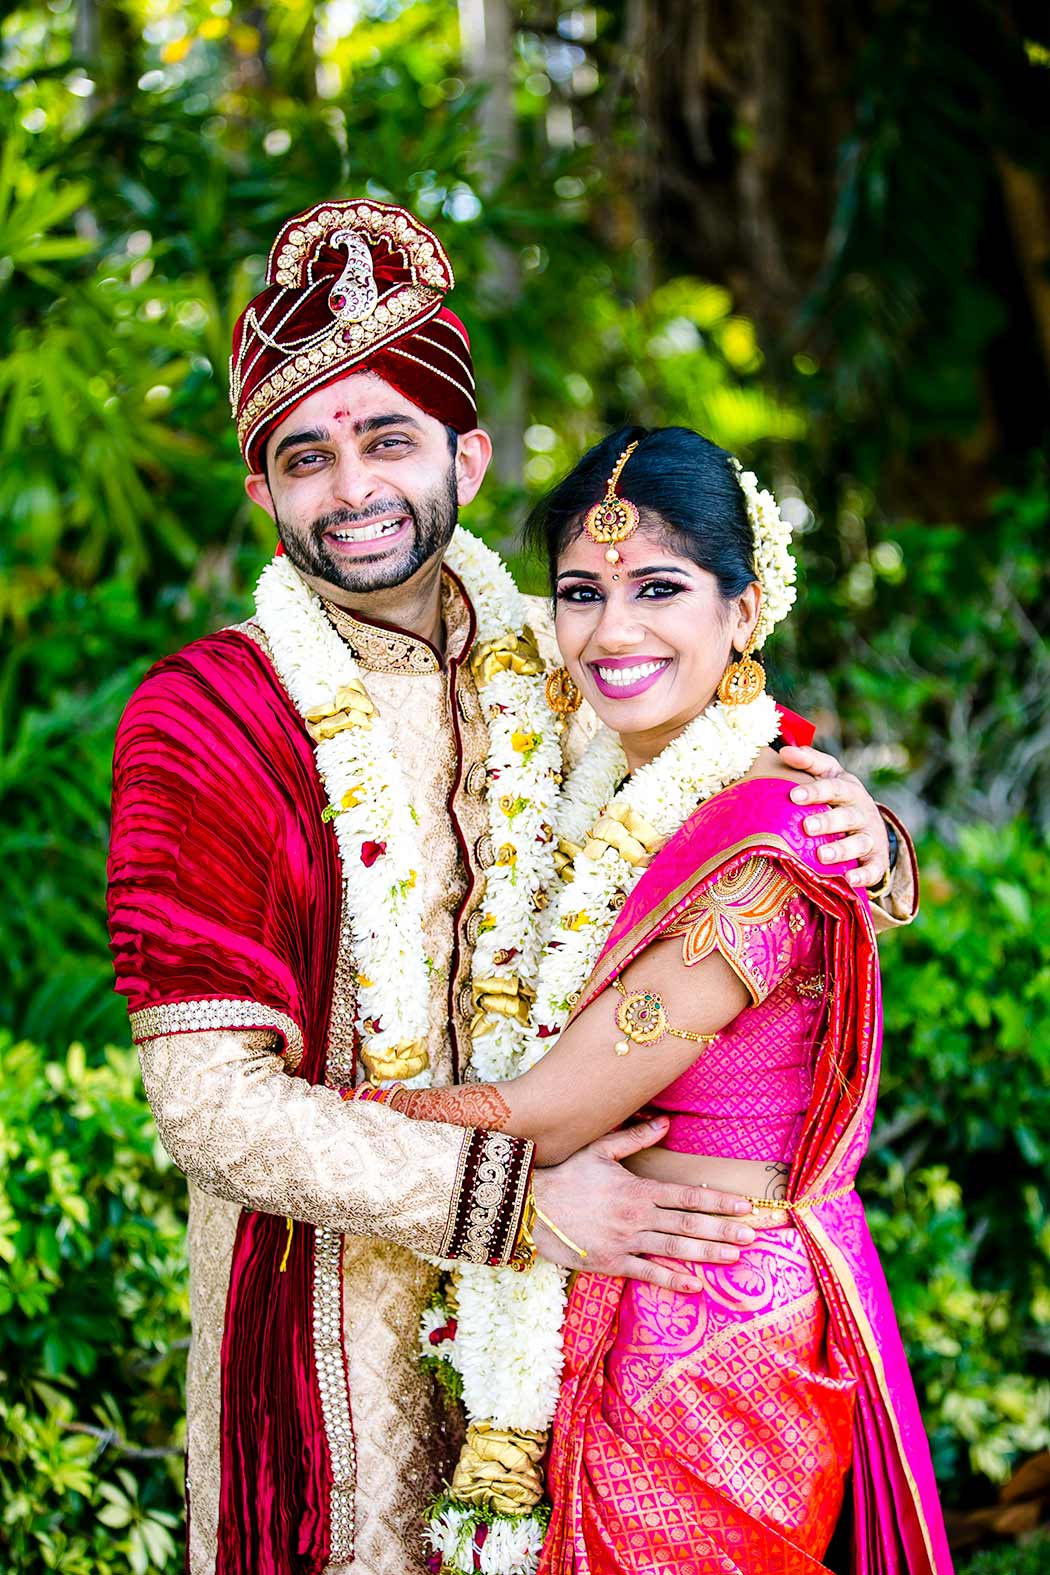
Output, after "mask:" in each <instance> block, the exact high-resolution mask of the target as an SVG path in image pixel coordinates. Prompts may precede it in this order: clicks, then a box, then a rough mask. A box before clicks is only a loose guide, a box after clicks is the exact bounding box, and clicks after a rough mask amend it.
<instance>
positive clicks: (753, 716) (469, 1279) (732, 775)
mask: <svg viewBox="0 0 1050 1575" xmlns="http://www.w3.org/2000/svg"><path fill="white" fill-rule="evenodd" d="M779 727H780V723H779V717H778V714H777V709H776V706H775V704H774V703H773V700H772V699H771V698H770V697H769V696H768V695H765V694H763V695H760V696H759V697H758V699H757V700H754V701H752V703H751V704H750V705H737V706H727V705H723V704H722V703H721V702H720V701H716V702H714V703H713V704H712V705H710V706H709V707H708V708H707V710H706V711H705V712H703V714H702V715H701V716H698V717H696V718H695V719H694V721H692V722H691V723H690V724H689V726H688V727H687V728H685V729H684V731H683V732H682V733H681V734H680V735H679V737H678V738H676V739H675V740H674V741H673V742H672V743H671V744H669V745H668V746H667V748H666V749H664V750H663V751H662V752H661V753H660V754H659V755H658V756H657V758H656V759H655V760H653V761H652V762H651V763H650V764H649V765H646V766H643V767H641V768H640V770H638V771H636V772H635V773H634V775H633V776H632V777H631V778H630V779H629V780H628V781H627V782H626V783H625V784H624V785H623V787H621V788H620V790H619V791H618V792H617V791H616V785H617V783H618V782H619V781H620V780H621V778H622V777H623V776H624V774H625V772H626V769H627V761H626V758H625V756H624V753H623V750H622V748H621V747H620V743H619V740H618V738H617V737H616V735H615V734H614V733H611V732H609V731H608V730H607V729H603V730H601V731H600V732H599V733H598V734H597V735H596V736H595V738H594V739H592V741H591V743H590V745H589V747H588V749H587V751H586V752H585V754H584V756H583V759H582V760H581V761H580V764H579V765H578V766H577V768H576V770H575V771H574V772H573V773H572V776H571V777H570V779H569V782H568V783H567V784H566V789H565V796H564V799H563V801H562V806H561V808H560V810H559V814H558V830H559V833H560V834H561V835H562V836H563V837H565V838H567V839H568V840H570V841H573V842H577V843H579V844H583V842H584V840H585V838H586V834H587V832H588V830H589V829H590V828H591V827H592V826H593V825H594V822H595V820H596V819H597V817H598V815H599V813H600V812H601V811H602V809H603V808H604V807H605V806H607V805H608V807H609V809H610V810H616V811H619V810H621V809H632V810H634V811H635V813H636V814H637V815H640V816H641V817H642V818H643V819H644V820H646V821H648V823H649V824H650V826H652V828H653V830H654V831H655V832H656V833H657V834H658V836H659V837H660V838H661V839H662V840H666V839H667V838H668V837H671V836H673V835H674V833H675V832H676V831H677V830H678V829H679V828H680V827H681V826H682V825H683V824H684V823H685V821H686V820H687V819H688V818H689V816H690V815H691V814H692V812H693V810H694V809H695V808H696V807H697V805H698V804H699V803H702V802H703V801H704V800H705V799H708V798H710V797H711V796H712V795H713V794H715V793H717V792H720V791H721V789H722V788H725V787H728V786H729V784H730V783H732V782H735V781H737V780H739V778H740V777H742V776H744V775H745V773H746V772H747V771H748V770H750V768H751V766H752V765H753V764H754V762H755V759H756V758H757V756H758V753H759V750H760V749H761V748H762V747H763V746H764V745H766V744H770V743H772V741H773V740H774V738H776V736H777V733H778V732H779ZM642 873H643V866H641V865H632V864H629V863H628V862H627V860H626V859H625V858H624V857H623V856H622V855H621V854H620V853H619V852H617V850H616V849H615V848H612V847H609V846H606V847H605V849H604V851H603V852H602V854H601V856H600V857H599V858H591V857H589V856H588V854H586V853H584V852H582V851H581V852H580V853H579V854H577V856H576V858H575V860H574V861H573V878H572V880H571V881H569V882H567V883H566V884H565V885H564V886H563V887H562V889H561V891H560V892H559V893H558V895H557V898H556V900H555V902H554V903H553V904H552V905H551V909H550V913H549V924H548V925H547V927H546V944H545V947H544V950H543V954H542V956H541V959H540V964H539V973H538V977H537V984H536V1003H535V1008H534V1011H533V1017H532V1037H531V1041H530V1042H529V1043H528V1044H527V1045H526V1046H525V1049H524V1051H523V1053H522V1055H521V1057H520V1060H519V1063H518V1068H517V1070H518V1073H520V1072H523V1071H526V1070H527V1069H528V1068H529V1067H530V1066H533V1065H535V1063H536V1062H537V1061H539V1060H540V1059H541V1058H542V1057H543V1056H544V1055H546V1054H547V1053H548V1051H549V1050H550V1049H551V1048H552V1047H553V1046H554V1044H555V1043H556V1042H557V1039H558V1036H559V1034H560V1033H561V1030H562V1029H563V1028H564V1026H565V1022H566V1019H567V1018H568V1016H569V1014H570V1012H571V1011H572V1008H573V1006H574V1005H575V1003H576V1001H577V1000H578V999H579V992H580V991H581V990H582V989H583V987H584V985H585V984H586V982H587V979H588V978H589V977H590V974H591V971H592V969H593V967H594V964H595V962H596V961H597V959H598V956H599V954H600V953H601V950H602V948H603V947H604V945H605V942H606V940H607V939H608V936H609V932H610V930H611V929H612V926H613V924H614V922H615V918H616V914H617V912H618V911H619V909H620V908H621V907H622V906H623V901H624V900H626V898H627V897H628V896H629V895H630V893H631V891H632V890H633V889H634V887H635V885H636V884H637V882H638V881H639V880H640V878H641V876H642ZM449 1267H452V1268H454V1269H455V1272H456V1279H457V1287H458V1288H457V1301H458V1315H457V1331H456V1337H455V1340H454V1341H452V1342H448V1341H445V1342H442V1345H443V1350H442V1355H443V1356H445V1358H446V1359H447V1360H448V1361H450V1362H451V1364H452V1366H454V1367H455V1369H456V1371H457V1372H458V1373H459V1374H460V1376H461V1378H462V1382H463V1400H464V1404H465V1406H466V1410H467V1415H468V1418H469V1419H470V1420H471V1421H477V1420H487V1421H489V1422H492V1423H495V1424H496V1425H497V1426H501V1427H508V1428H513V1429H516V1430H519V1431H521V1430H536V1431H548V1430H549V1428H550V1425H551V1422H552V1420H553V1417H554V1409H555V1406H556V1404H557V1400H558V1391H559V1387H560V1380H561V1366H562V1324H563V1322H564V1319H565V1301H566V1298H565V1283H566V1278H567V1276H566V1273H565V1271H564V1270H560V1269H558V1268H556V1267H555V1266H554V1265H553V1264H550V1263H546V1262H544V1261H543V1260H540V1261H537V1262H536V1263H535V1264H534V1266H533V1268H532V1270H531V1271H530V1273H528V1274H526V1275H521V1274H516V1273H515V1272H514V1271H513V1270H512V1269H498V1270H492V1269H485V1268H478V1267H475V1266H473V1265H465V1264H458V1265H449ZM432 1327H434V1325H433V1323H432V1322H431V1323H429V1324H428V1323H426V1322H425V1323H424V1328H425V1329H426V1331H427V1333H429V1330H430V1328H432ZM428 1354H433V1348H432V1347H431V1348H430V1351H428ZM482 1525H484V1527H485V1533H484V1541H483V1542H482V1543H481V1545H480V1547H479V1543H478V1538H479V1537H480V1536H481V1535H482V1532H481V1527H482ZM545 1526H546V1511H545V1508H544V1507H542V1506H541V1507H540V1508H538V1509H536V1510H534V1511H532V1513H531V1514H529V1515H525V1516H510V1517H507V1516H499V1515H493V1514H491V1513H487V1514H485V1515H484V1516H481V1515H480V1514H479V1512H478V1511H477V1510H476V1509H474V1508H472V1507H470V1506H467V1505H464V1504H460V1503H458V1502H457V1501H456V1500H454V1499H452V1498H450V1497H447V1496H446V1497H445V1498H444V1499H442V1500H439V1501H438V1503H437V1504H436V1505H435V1506H434V1509H433V1512H432V1514H431V1516H430V1519H429V1522H428V1530H427V1536H428V1539H429V1544H430V1546H431V1548H432V1549H435V1550H437V1551H440V1552H441V1554H442V1559H443V1565H442V1567H443V1569H445V1570H448V1571H454V1572H458V1575H470V1572H471V1571H473V1570H475V1569H477V1568H479V1567H480V1568H483V1569H489V1570H491V1571H493V1572H494V1575H535V1571H536V1569H537V1566H538V1560H539V1552H540V1549H541V1547H542V1544H543V1531H544V1529H545ZM497 1527H502V1528H504V1532H505V1535H504V1534H503V1533H501V1536H500V1540H499V1541H498V1542H496V1543H493V1541H492V1537H493V1531H494V1529H495V1528H497ZM497 1555H498V1560H499V1561H497ZM475 1557H476V1558H478V1559H480V1560H481V1561H482V1562H481V1564H480V1565H479V1564H478V1563H475V1562H474V1560H475ZM486 1558H487V1559H488V1562H484V1561H485V1560H486Z"/></svg>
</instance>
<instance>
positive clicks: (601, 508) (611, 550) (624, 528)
mask: <svg viewBox="0 0 1050 1575" xmlns="http://www.w3.org/2000/svg"><path fill="white" fill-rule="evenodd" d="M637 447H638V444H637V442H634V443H628V445H627V447H626V448H625V449H624V451H623V453H622V454H621V455H620V457H619V459H618V460H617V461H616V464H615V465H614V466H613V473H612V475H611V476H610V477H609V484H608V486H607V487H606V489H605V496H604V498H602V499H601V501H600V502H599V503H596V504H595V505H594V506H593V508H590V509H588V510H587V513H586V514H585V515H584V519H583V528H584V530H585V531H586V532H587V534H588V536H589V537H590V538H591V540H592V541H596V542H598V543H599V545H605V546H606V553H605V561H606V563H619V561H620V554H619V553H618V552H617V550H616V547H615V546H614V543H615V542H618V541H626V540H627V538H628V536H633V535H634V533H635V531H636V530H637V529H638V523H639V518H640V516H639V514H638V510H637V508H636V507H635V505H634V504H633V503H632V502H631V500H630V498H620V497H617V495H616V483H617V482H618V481H619V479H620V476H621V474H622V472H623V467H624V466H625V465H626V463H627V461H628V460H629V459H630V457H631V455H632V454H633V453H634V451H635V449H636V448H637Z"/></svg>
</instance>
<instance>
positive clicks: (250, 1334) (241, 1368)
mask: <svg viewBox="0 0 1050 1575" xmlns="http://www.w3.org/2000/svg"><path fill="white" fill-rule="evenodd" d="M113 803H114V807H113V832H112V846H111V853H110V862H109V876H110V885H109V922H110V932H111V945H112V951H113V956H114V961H115V965H116V972H117V989H118V990H119V991H120V992H121V993H122V994H124V995H126V996H127V999H128V1006H129V1009H130V1010H131V1011H132V1012H137V1011H141V1010H142V1009H143V1008H146V1007H150V1006H156V1005H161V1004H170V1003H174V1002H184V1001H199V1000H220V999H230V998H239V999H240V1000H243V1001H246V1002H257V1003H259V1005H260V1007H261V1008H263V1009H270V1011H274V1010H276V1011H278V1012H281V1013H284V1014H286V1015H287V1016H288V1017H290V1018H291V1019H292V1020H293V1021H294V1022H295V1023H296V1024H297V1025H298V1028H299V1031H300V1033H301V1035H302V1040H303V1044H304V1055H303V1059H302V1061H301V1062H300V1064H299V1066H298V1068H297V1075H298V1076H300V1077H304V1078H306V1079H307V1080H308V1081H309V1082H311V1083H320V1082H322V1081H323V1080H324V1073H325V1059H326V1041H327V1035H328V1016H329V1007H330V1002H331V998H332V984H333V972H334V967H335V959H336V950H337V940H338V926H339V904H340V895H341V884H340V870H339V860H338V852H337V848H336V843H335V838H334V836H333V833H332V831H331V829H330V828H329V827H327V826H325V825H324V824H323V823H322V821H321V811H322V809H323V808H324V805H325V800H324V797H323V792H322V788H321V784H320V781H319V779H318V775H317V771H316V769H315V765H314V754H313V749H312V746H311V744H310V740H309V738H308V737H307V735H306V732H305V730H304V728H303V725H302V722H301V721H300V719H299V717H298V715H297V714H296V712H295V710H294V709H293V707H292V705H291V703H290V701H289V700H288V698H287V696H286V695H285V692H284V690H283V689H282V688H281V686H280V684H279V682H278V680H277V677H276V675H275V673H274V671H273V668H272V667H271V665H270V663H269V662H268V661H267V659H266V658H265V656H264V655H263V654H262V652H261V651H260V650H259V649H258V648H257V647H256V646H255V645H254V644H252V642H251V641H250V640H249V639H248V638H246V637H245V636H244V635H242V634H240V633H237V632H236V631H226V632H224V633H221V634H217V635H215V636H213V637H211V638H209V639H205V640H200V641H198V642H197V643H196V644H195V645H192V646H190V647H188V648H187V649H186V650H185V651H182V652H181V653H180V654H178V655H177V656H172V657H169V658H168V659H167V660H165V661H163V662H161V663H159V664H158V666H156V667H155V668H154V669H153V670H152V671H151V672H150V673H149V674H148V676H147V677H146V679H145V681H144V682H143V683H142V685H141V686H140V688H139V689H138V690H137V691H136V693H135V694H134V696H133V697H132V699H131V701H130V703H129V705H128V708H127V710H126V712H125V714H124V718H123V720H122V722H121V725H120V728H119V731H118V734H117V742H116V754H115V761H114V801H113ZM241 1026H249V1025H248V1024H246V1023H242V1024H241ZM260 1026H271V1020H270V1018H269V1016H268V1014H267V1012H266V1011H265V1010H264V1011H263V1013H262V1018H261V1022H260ZM286 1242H287V1231H286V1226H285V1221H284V1220H283V1219H281V1218H278V1217H275V1216H272V1215H267V1214H258V1213H249V1212H243V1213H242V1214H241V1217H240V1221H239V1224H238V1227H237V1237H236V1244H235V1248H234V1254H233V1263H232V1269H231V1278H230V1288H229V1296H228V1302H227V1309H226V1323H225V1334H224V1341H223V1350H222V1438H221V1469H222V1486H221V1501H220V1519H219V1548H218V1562H217V1565H216V1572H217V1575H319V1572H320V1571H321V1570H323V1569H324V1567H325V1564H326V1563H327V1562H328V1559H329V1552H330V1549H329V1536H330V1529H329V1528H330V1513H329V1511H330V1504H331V1491H332V1469H331V1460H330V1455H329V1450H328V1445H327V1442H326V1434H325V1428H324V1420H323V1415H322V1410H321V1404H320V1396H319V1390H318V1382H317V1377H316V1367H315V1351H314V1342H313V1320H312V1307H313V1296H314V1242H315V1232H314V1229H313V1227H312V1226H309V1225H300V1224H297V1225H296V1227H295V1230H294V1233H293V1236H292V1241H291V1250H290V1254H289V1258H288V1262H287V1266H286V1270H285V1272H284V1273H279V1272H278V1268H279V1264H280V1261H281V1257H282V1255H283V1253H284V1250H285V1246H286ZM340 1278H341V1277H340ZM345 1378H346V1375H345V1366H344V1373H343V1379H344V1383H345Z"/></svg>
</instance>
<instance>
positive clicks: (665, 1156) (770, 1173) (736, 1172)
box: [623, 1147, 791, 1227]
mask: <svg viewBox="0 0 1050 1575" xmlns="http://www.w3.org/2000/svg"><path fill="white" fill-rule="evenodd" d="M623 1163H624V1164H625V1165H626V1166H627V1169H628V1170H630V1171H633V1172H634V1174H635V1175H636V1176H647V1177H650V1178H651V1179H652V1180H654V1181H674V1182H677V1183H679V1184H681V1185H684V1186H688V1187H712V1188H714V1189H715V1190H716V1191H718V1192H737V1193H739V1194H740V1196H741V1197H745V1198H746V1197H751V1198H765V1199H767V1200H768V1201H769V1202H773V1201H774V1200H775V1199H777V1198H780V1197H783V1195H784V1192H785V1191H786V1189H787V1179H788V1175H789V1174H790V1171H791V1166H790V1165H788V1164H786V1163H780V1162H777V1161H773V1160H771V1161H770V1162H769V1163H768V1164H767V1163H766V1162H765V1161H764V1160H760V1159H719V1158H709V1157H708V1156H706V1155H703V1154H679V1153H676V1152H675V1151H674V1150H672V1149H668V1148H659V1147H657V1148H644V1149H642V1150H641V1152H640V1153H638V1154H631V1155H629V1156H628V1157H627V1159H625V1160H624V1161H623ZM790 1217H791V1216H790V1215H789V1214H788V1212H787V1210H786V1209H776V1208H768V1207H766V1208H756V1209H753V1210H752V1212H751V1214H750V1215H745V1214H739V1215H734V1220H735V1222H736V1223H737V1224H745V1225H753V1226H755V1227H758V1226H768V1225H784V1224H786V1223H787V1221H788V1220H789V1219H790Z"/></svg>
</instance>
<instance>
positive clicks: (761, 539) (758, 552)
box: [731, 459, 798, 651]
mask: <svg viewBox="0 0 1050 1575" xmlns="http://www.w3.org/2000/svg"><path fill="white" fill-rule="evenodd" d="M731 463H732V466H733V470H734V471H735V473H736V479H737V481H738V482H739V483H740V490H741V491H742V492H743V494H744V502H745V504H746V506H747V517H748V519H749V520H750V521H751V537H752V540H753V542H754V548H755V574H756V576H757V578H758V583H759V584H760V585H761V587H762V608H761V611H760V612H759V615H758V623H757V624H756V625H755V632H754V635H753V637H752V638H753V640H754V648H755V650H756V651H760V650H761V649H762V647H763V646H764V645H765V643H766V641H767V640H768V638H769V636H770V635H771V634H772V633H773V630H774V629H775V628H776V626H777V624H778V623H780V622H781V621H782V620H783V619H784V618H786V617H787V615H788V613H789V612H790V611H791V609H792V607H793V606H794V605H795V597H796V596H797V594H798V592H797V590H796V586H795V581H796V579H797V577H798V567H797V565H796V563H795V559H794V556H793V554H792V552H791V526H790V524H789V523H788V521H787V520H785V519H784V517H783V515H782V514H781V512H780V508H779V505H778V504H777V500H776V498H775V497H774V496H773V494H772V493H771V492H767V491H766V490H765V489H762V490H760V489H759V485H758V478H757V476H756V475H755V473H754V471H751V470H744V469H742V467H741V465H740V462H739V460H736V459H734V460H732V461H731Z"/></svg>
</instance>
